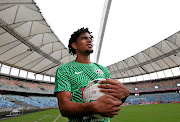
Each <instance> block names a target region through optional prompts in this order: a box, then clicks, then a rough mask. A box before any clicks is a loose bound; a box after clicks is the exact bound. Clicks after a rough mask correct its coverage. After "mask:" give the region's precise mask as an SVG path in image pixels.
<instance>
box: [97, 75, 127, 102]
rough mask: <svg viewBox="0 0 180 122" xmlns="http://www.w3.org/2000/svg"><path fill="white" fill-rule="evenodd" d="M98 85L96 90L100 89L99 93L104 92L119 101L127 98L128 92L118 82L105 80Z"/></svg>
mask: <svg viewBox="0 0 180 122" xmlns="http://www.w3.org/2000/svg"><path fill="white" fill-rule="evenodd" d="M100 83H101V84H100V85H98V88H100V91H101V92H105V93H106V94H109V95H111V96H114V97H116V98H117V99H119V100H123V99H125V98H126V97H128V96H129V90H128V89H127V88H126V87H125V86H124V85H123V84H122V83H121V82H119V81H118V80H115V79H109V78H106V80H104V81H101V82H100Z"/></svg>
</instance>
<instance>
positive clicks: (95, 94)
mask: <svg viewBox="0 0 180 122" xmlns="http://www.w3.org/2000/svg"><path fill="white" fill-rule="evenodd" d="M103 80H106V79H103V78H99V79H95V80H93V81H90V82H89V84H88V85H87V86H86V88H85V90H84V92H83V101H84V103H89V102H92V101H95V100H97V99H98V98H99V97H101V96H102V95H104V94H105V93H103V92H100V88H98V85H99V84H100V81H103ZM93 116H94V117H96V118H105V117H103V116H101V115H98V114H94V115H93Z"/></svg>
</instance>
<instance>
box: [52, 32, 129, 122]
mask: <svg viewBox="0 0 180 122" xmlns="http://www.w3.org/2000/svg"><path fill="white" fill-rule="evenodd" d="M92 39H93V36H92V35H91V32H89V30H88V28H81V29H79V30H78V31H76V32H74V33H73V34H72V35H71V38H70V40H69V45H68V47H69V53H70V54H73V55H74V54H76V55H77V57H76V59H75V60H74V61H72V62H69V63H66V64H63V65H61V66H59V67H58V69H57V71H56V77H55V91H54V92H55V93H56V96H57V98H58V105H59V109H60V112H61V115H62V116H64V117H68V119H69V121H73V122H91V121H99V122H109V121H110V120H109V118H108V117H114V115H117V114H118V112H119V110H120V109H121V104H122V102H124V101H125V99H126V97H127V96H128V95H129V91H128V90H127V89H126V87H125V86H124V85H123V84H121V83H120V82H118V81H117V80H114V79H110V78H111V76H110V72H109V71H108V70H107V68H105V67H103V66H101V65H98V64H96V63H91V62H90V54H91V53H93V43H92V41H93V40H92ZM97 78H106V80H105V81H101V83H102V84H100V85H99V86H98V87H99V88H101V90H100V91H101V92H105V93H106V94H105V95H103V96H101V97H99V98H98V99H97V100H96V101H93V102H90V103H83V99H82V97H83V90H84V88H85V87H86V86H87V84H88V82H89V81H92V80H94V79H97ZM92 114H100V115H101V116H104V117H107V118H104V119H98V118H95V117H93V116H91V115H92Z"/></svg>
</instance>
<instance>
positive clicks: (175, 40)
mask: <svg viewBox="0 0 180 122" xmlns="http://www.w3.org/2000/svg"><path fill="white" fill-rule="evenodd" d="M178 66H180V32H177V33H175V34H174V35H172V36H170V37H168V38H166V39H165V40H163V41H161V42H159V43H157V44H155V45H153V46H152V47H149V48H148V49H146V50H143V51H142V52H140V53H138V54H136V55H133V56H131V57H129V58H127V59H125V60H123V61H119V62H117V63H115V64H112V65H110V66H108V69H109V70H110V72H111V76H112V78H117V79H118V78H126V77H133V76H138V75H144V74H149V73H153V72H158V71H162V70H166V69H170V68H174V67H178Z"/></svg>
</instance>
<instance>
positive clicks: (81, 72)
mask: <svg viewBox="0 0 180 122" xmlns="http://www.w3.org/2000/svg"><path fill="white" fill-rule="evenodd" d="M82 72H83V71H81V72H75V74H80V73H82Z"/></svg>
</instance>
